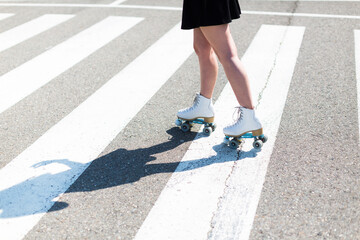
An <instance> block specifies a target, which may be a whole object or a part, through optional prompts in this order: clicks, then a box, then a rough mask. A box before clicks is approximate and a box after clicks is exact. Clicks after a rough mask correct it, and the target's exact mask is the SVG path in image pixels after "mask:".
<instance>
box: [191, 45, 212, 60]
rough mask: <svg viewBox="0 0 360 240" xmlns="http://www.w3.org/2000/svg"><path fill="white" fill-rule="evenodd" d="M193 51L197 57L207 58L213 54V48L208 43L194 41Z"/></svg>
mask: <svg viewBox="0 0 360 240" xmlns="http://www.w3.org/2000/svg"><path fill="white" fill-rule="evenodd" d="M194 51H195V53H196V55H198V57H199V58H209V57H210V56H211V55H212V54H214V50H213V49H212V47H211V46H210V45H208V44H197V43H194Z"/></svg>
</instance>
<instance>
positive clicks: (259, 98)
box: [255, 0, 299, 109]
mask: <svg viewBox="0 0 360 240" xmlns="http://www.w3.org/2000/svg"><path fill="white" fill-rule="evenodd" d="M298 3H299V0H298V1H296V2H294V7H293V9H292V10H291V13H292V14H294V13H295V12H296V11H297V9H298V7H299V5H298ZM293 19H294V17H293V16H290V17H289V18H288V24H287V26H290V25H291V24H292V21H293ZM287 32H288V31H287V30H286V31H285V32H284V35H283V37H282V40H281V42H280V44H279V47H278V49H277V51H276V53H275V58H274V62H273V65H272V67H271V69H270V72H269V74H268V75H267V77H266V81H265V84H264V87H263V88H262V89H261V91H260V93H259V95H258V99H257V103H256V106H255V109H257V108H258V106H259V105H260V101H261V99H262V96H263V93H264V91H265V89H266V88H267V86H268V84H269V80H270V77H271V75H272V73H273V71H274V69H275V67H276V63H277V59H278V55H279V52H280V50H281V46H282V44H283V42H284V40H285V37H286V34H287Z"/></svg>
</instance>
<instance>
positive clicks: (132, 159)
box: [0, 127, 197, 219]
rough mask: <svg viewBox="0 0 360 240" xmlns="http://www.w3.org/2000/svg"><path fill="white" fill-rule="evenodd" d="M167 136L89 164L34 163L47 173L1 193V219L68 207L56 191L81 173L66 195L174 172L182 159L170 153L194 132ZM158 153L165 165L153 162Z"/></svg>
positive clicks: (174, 131) (175, 131) (66, 161)
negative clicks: (150, 143) (149, 144)
mask: <svg viewBox="0 0 360 240" xmlns="http://www.w3.org/2000/svg"><path fill="white" fill-rule="evenodd" d="M167 133H168V137H167V139H166V138H165V139H164V140H163V142H161V143H159V144H156V145H152V146H150V147H147V148H137V149H134V150H127V149H125V148H119V149H117V150H115V151H113V152H110V153H108V154H106V155H103V156H101V157H99V158H97V159H95V160H93V161H92V162H91V163H79V162H75V161H71V160H69V159H65V158H64V159H52V160H45V161H41V162H39V163H37V164H34V165H33V166H31V168H33V169H34V171H40V172H41V171H42V170H44V172H46V173H44V174H39V175H38V176H36V177H33V178H30V179H27V180H25V181H23V182H20V183H18V184H15V185H14V186H11V187H9V188H7V189H2V190H0V219H2V218H14V217H21V216H28V215H33V214H38V213H44V212H53V211H59V210H62V209H65V208H67V207H68V206H69V204H68V203H66V202H65V200H62V201H57V200H55V199H56V198H55V197H57V196H58V194H59V193H60V192H61V193H62V192H63V191H64V190H59V189H60V188H63V186H62V183H63V182H64V181H67V182H72V180H71V179H74V178H75V179H76V178H77V176H78V175H79V174H80V173H81V172H82V173H81V175H80V176H79V177H78V178H77V179H76V180H75V181H74V182H73V183H72V185H71V186H70V187H69V188H68V189H67V191H66V192H65V195H66V193H73V192H91V191H97V190H101V189H108V188H112V187H117V186H121V185H124V184H133V183H135V182H137V181H138V180H140V179H141V178H144V177H146V176H149V175H153V174H158V173H172V172H174V171H175V169H176V167H177V166H178V164H179V162H180V160H181V156H175V157H174V155H173V154H171V153H170V152H169V151H170V150H172V149H175V148H177V147H178V146H180V145H182V144H184V143H187V142H190V141H192V140H193V139H194V138H195V136H196V134H197V133H196V132H193V133H191V132H190V133H187V134H183V133H182V132H181V131H179V129H178V128H177V127H174V128H171V129H169V130H168V131H167ZM158 154H161V155H162V159H165V160H164V161H165V162H161V163H153V161H155V160H157V155H158ZM174 158H175V159H174ZM42 168H43V169H42ZM47 168H48V169H53V171H52V170H47ZM36 169H38V170H36ZM58 183H59V184H58ZM48 191H51V192H52V193H51V194H50V195H51V197H48V194H49V193H48ZM42 196H43V197H42ZM39 197H40V198H39ZM42 198H43V199H42ZM45 198H46V199H45ZM40 199H41V201H40ZM62 199H64V198H62ZM45 206H52V207H51V208H50V210H48V209H49V208H48V207H45Z"/></svg>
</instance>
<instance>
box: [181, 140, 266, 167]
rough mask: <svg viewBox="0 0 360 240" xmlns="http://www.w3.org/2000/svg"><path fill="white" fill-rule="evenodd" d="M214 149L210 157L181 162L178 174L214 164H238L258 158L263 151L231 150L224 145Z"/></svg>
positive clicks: (215, 146)
mask: <svg viewBox="0 0 360 240" xmlns="http://www.w3.org/2000/svg"><path fill="white" fill-rule="evenodd" d="M212 149H213V150H214V152H213V154H211V156H209V157H206V158H198V159H195V160H185V161H181V162H180V163H179V165H178V167H177V168H176V172H185V171H191V170H195V169H198V168H204V167H207V166H210V165H214V164H222V163H226V162H236V161H242V160H245V159H250V158H256V157H257V155H258V153H259V152H260V151H261V150H256V149H251V150H249V151H242V150H241V149H231V148H229V147H228V146H227V145H226V144H224V143H220V144H217V145H214V146H213V147H212ZM199 151H200V150H199Z"/></svg>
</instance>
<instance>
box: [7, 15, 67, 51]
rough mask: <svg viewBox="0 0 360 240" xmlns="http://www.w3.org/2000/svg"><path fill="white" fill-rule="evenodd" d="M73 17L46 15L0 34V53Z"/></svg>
mask: <svg viewBox="0 0 360 240" xmlns="http://www.w3.org/2000/svg"><path fill="white" fill-rule="evenodd" d="M72 17H74V15H64V14H46V15H43V16H41V17H38V18H36V19H34V20H32V21H30V22H27V23H24V24H22V25H20V26H18V27H15V28H12V29H10V30H8V31H6V32H3V33H1V34H0V43H1V44H0V52H1V51H4V50H5V49H7V48H10V47H12V46H15V45H16V44H18V43H21V42H23V41H25V40H27V39H29V38H31V37H33V36H35V35H37V34H39V33H41V32H43V31H45V30H47V29H50V28H52V27H54V26H56V25H58V24H60V23H62V22H65V21H67V20H69V19H70V18H72Z"/></svg>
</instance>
